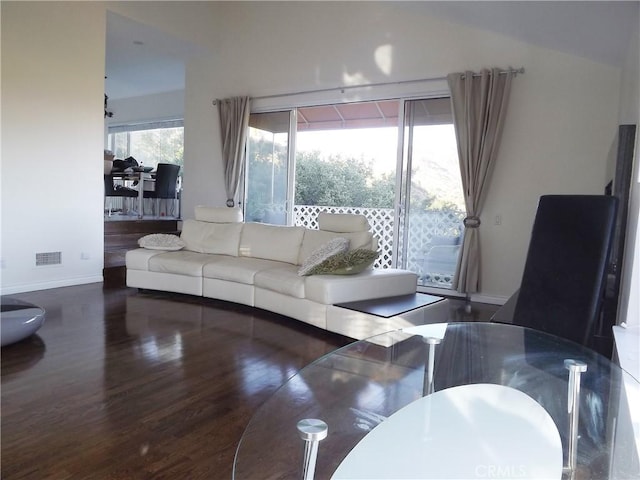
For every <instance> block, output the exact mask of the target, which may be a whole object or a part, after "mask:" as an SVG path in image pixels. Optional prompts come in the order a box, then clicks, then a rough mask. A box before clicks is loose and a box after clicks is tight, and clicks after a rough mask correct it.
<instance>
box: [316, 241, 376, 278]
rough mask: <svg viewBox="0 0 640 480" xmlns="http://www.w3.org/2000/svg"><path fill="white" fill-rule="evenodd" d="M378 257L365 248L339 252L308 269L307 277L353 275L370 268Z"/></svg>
mask: <svg viewBox="0 0 640 480" xmlns="http://www.w3.org/2000/svg"><path fill="white" fill-rule="evenodd" d="M378 255H379V253H378V252H374V251H373V250H368V249H366V248H358V249H357V250H350V251H348V252H340V253H337V254H335V255H332V256H330V257H328V258H326V259H325V260H324V261H322V262H320V263H319V264H317V265H315V266H314V267H312V268H310V269H309V270H308V272H307V275H323V274H325V275H326V274H331V275H355V274H356V273H360V272H363V271H364V270H366V269H367V268H369V267H371V265H373V262H374V261H375V259H376V258H378Z"/></svg>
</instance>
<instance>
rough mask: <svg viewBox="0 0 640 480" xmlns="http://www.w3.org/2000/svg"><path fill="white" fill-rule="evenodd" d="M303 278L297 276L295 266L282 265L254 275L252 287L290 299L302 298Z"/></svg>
mask: <svg viewBox="0 0 640 480" xmlns="http://www.w3.org/2000/svg"><path fill="white" fill-rule="evenodd" d="M305 278H306V277H301V276H300V275H298V269H297V267H296V266H295V265H283V266H281V267H278V268H270V269H268V270H263V271H261V272H258V273H256V275H255V277H254V285H255V286H256V287H260V288H263V289H265V290H271V291H273V292H278V293H282V294H284V295H289V296H291V297H295V298H304V290H305V283H304V282H305Z"/></svg>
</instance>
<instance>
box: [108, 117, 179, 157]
mask: <svg viewBox="0 0 640 480" xmlns="http://www.w3.org/2000/svg"><path fill="white" fill-rule="evenodd" d="M108 149H109V150H111V152H112V153H113V154H114V155H115V158H116V159H121V160H124V159H125V158H127V157H133V158H135V159H136V161H137V162H138V164H140V165H142V166H145V167H153V168H154V169H155V168H156V167H157V165H158V163H173V164H176V165H180V166H181V167H183V166H184V127H183V121H182V120H173V121H168V122H155V123H145V124H136V125H122V126H115V127H109V136H108Z"/></svg>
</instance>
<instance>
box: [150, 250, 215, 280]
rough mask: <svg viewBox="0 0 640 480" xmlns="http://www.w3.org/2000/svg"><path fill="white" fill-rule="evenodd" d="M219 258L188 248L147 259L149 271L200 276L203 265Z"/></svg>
mask: <svg viewBox="0 0 640 480" xmlns="http://www.w3.org/2000/svg"><path fill="white" fill-rule="evenodd" d="M220 258H221V257H219V256H217V255H210V254H207V253H198V252H190V251H188V250H179V251H177V252H166V253H161V254H160V255H156V256H155V257H151V258H150V259H149V271H151V272H160V273H175V274H178V275H187V276H189V277H201V276H202V269H203V267H204V266H205V265H206V264H207V263H209V262H215V261H217V260H219V259H220Z"/></svg>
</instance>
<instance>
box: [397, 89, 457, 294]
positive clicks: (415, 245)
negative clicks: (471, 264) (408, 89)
mask: <svg viewBox="0 0 640 480" xmlns="http://www.w3.org/2000/svg"><path fill="white" fill-rule="evenodd" d="M403 132H404V135H403V149H402V151H403V159H402V162H403V168H402V170H403V175H404V182H403V185H404V188H403V192H402V193H403V194H402V197H401V205H402V208H400V209H399V211H400V212H402V216H403V218H402V221H401V222H399V226H400V228H399V229H398V235H399V238H400V239H401V243H399V244H398V246H399V249H398V251H399V255H398V256H399V262H398V263H399V265H400V266H402V267H404V268H407V269H409V270H411V271H413V272H416V273H417V274H418V285H421V286H425V287H440V288H450V287H451V283H452V280H453V276H454V274H455V271H456V266H457V263H458V256H459V253H460V247H461V245H462V234H463V231H464V229H463V225H462V221H463V219H464V217H465V213H464V212H465V209H464V197H463V192H462V182H461V180H460V166H459V163H458V152H457V146H456V138H455V131H454V128H453V124H452V114H451V104H450V100H449V98H433V99H424V100H410V101H407V102H405V105H404V131H403Z"/></svg>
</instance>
